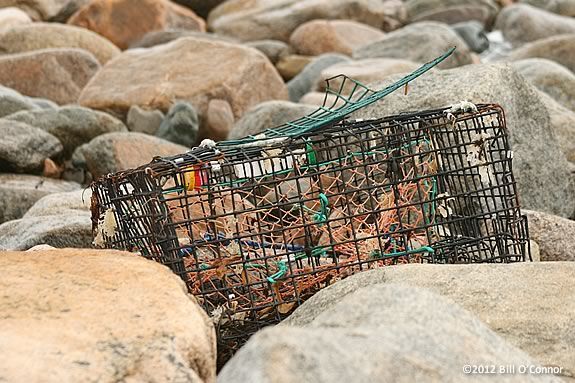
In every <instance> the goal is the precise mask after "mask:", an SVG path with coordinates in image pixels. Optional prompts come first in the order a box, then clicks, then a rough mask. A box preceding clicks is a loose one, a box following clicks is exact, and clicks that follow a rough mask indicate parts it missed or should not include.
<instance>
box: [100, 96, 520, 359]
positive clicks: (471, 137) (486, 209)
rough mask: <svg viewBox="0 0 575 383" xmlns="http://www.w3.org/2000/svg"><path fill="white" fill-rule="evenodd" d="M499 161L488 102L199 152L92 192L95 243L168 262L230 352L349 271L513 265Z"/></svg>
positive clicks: (508, 158) (505, 154)
mask: <svg viewBox="0 0 575 383" xmlns="http://www.w3.org/2000/svg"><path fill="white" fill-rule="evenodd" d="M512 158H513V152H512V151H511V150H510V148H509V143H508V137H507V130H506V127H505V118H504V114H503V111H502V109H501V108H500V107H499V106H496V105H479V106H478V108H477V110H475V108H474V109H473V111H471V112H463V111H460V110H433V111H425V112H420V113H416V114H409V115H398V116H392V117H386V118H382V119H377V120H369V121H347V120H344V121H341V122H339V123H336V124H333V125H331V126H327V127H323V128H322V129H321V130H319V131H318V130H315V131H313V132H307V133H302V134H301V135H297V136H292V137H287V136H286V137H276V138H274V139H267V140H265V139H263V140H257V139H253V140H246V141H245V142H242V143H236V144H234V145H231V144H226V143H221V144H218V145H215V146H211V147H209V146H208V147H199V148H195V149H192V150H191V151H189V152H187V153H184V154H182V155H178V156H174V157H169V158H156V159H154V161H153V162H152V163H150V164H148V165H145V166H142V167H140V168H138V169H135V170H130V171H125V172H122V173H118V174H114V175H108V176H107V177H104V178H102V179H100V180H99V181H97V182H96V183H94V184H93V201H92V213H93V224H94V234H95V236H96V240H95V241H96V243H99V244H100V245H102V246H105V247H113V248H121V249H127V250H130V251H137V252H139V253H140V254H141V255H142V256H144V257H146V258H150V259H153V260H156V261H158V262H161V263H163V264H165V265H167V266H169V267H170V268H171V269H172V270H173V271H174V272H175V273H176V274H178V275H180V276H181V277H182V279H183V280H184V281H185V282H186V283H187V286H188V288H189V291H190V292H191V293H192V294H194V295H195V296H196V297H197V299H198V301H199V302H200V304H202V305H203V306H204V308H205V309H206V311H207V312H208V313H209V315H211V316H212V318H213V320H214V322H215V323H216V324H217V326H218V329H219V338H220V343H221V344H224V345H226V346H227V347H230V348H232V349H233V348H235V347H237V346H238V345H239V344H240V343H241V341H242V340H243V339H245V336H246V335H249V334H250V333H252V332H254V331H256V330H257V329H259V328H261V327H263V326H265V325H268V324H271V323H277V322H278V321H280V320H281V319H282V318H283V317H285V316H287V315H288V314H290V313H291V312H292V311H293V310H294V309H295V307H297V305H299V304H300V303H302V302H303V301H304V300H305V299H306V298H308V297H310V296H311V295H313V294H314V293H315V292H317V291H318V290H320V289H321V288H323V287H325V286H327V285H329V284H331V283H334V282H336V281H338V280H340V279H342V278H345V277H347V276H349V275H351V274H354V273H357V272H360V271H362V270H367V269H371V268H376V267H382V266H386V265H393V264H401V263H411V262H418V263H422V262H423V263H449V264H452V263H474V262H497V263H505V262H516V261H524V260H525V259H526V257H529V247H528V244H529V242H528V238H527V228H526V220H525V218H524V217H523V216H522V215H521V213H520V210H519V205H518V200H517V194H516V185H515V181H514V178H513V174H512V171H511V164H512Z"/></svg>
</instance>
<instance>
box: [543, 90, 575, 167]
mask: <svg viewBox="0 0 575 383" xmlns="http://www.w3.org/2000/svg"><path fill="white" fill-rule="evenodd" d="M538 93H539V96H540V98H541V101H543V104H544V105H545V108H547V112H548V113H549V116H550V119H551V127H552V128H553V132H554V133H555V136H556V137H557V140H558V141H559V146H560V147H561V150H562V151H563V153H564V154H565V157H566V158H567V160H568V161H570V163H574V162H575V139H573V137H575V112H573V111H572V110H570V109H567V108H565V107H564V106H563V105H561V104H559V103H558V102H557V101H555V100H554V99H553V98H551V96H549V95H548V94H547V93H544V92H541V91H538Z"/></svg>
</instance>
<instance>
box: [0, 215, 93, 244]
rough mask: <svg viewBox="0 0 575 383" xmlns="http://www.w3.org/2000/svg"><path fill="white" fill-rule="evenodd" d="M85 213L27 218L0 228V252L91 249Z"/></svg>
mask: <svg viewBox="0 0 575 383" xmlns="http://www.w3.org/2000/svg"><path fill="white" fill-rule="evenodd" d="M90 217H91V216H90V214H89V213H88V212H82V213H79V214H71V215H64V214H55V215H42V216H39V217H27V218H21V219H15V220H13V221H7V222H4V223H3V224H1V225H0V250H28V249H30V248H32V247H34V246H37V245H42V244H47V245H50V246H53V247H57V248H63V247H73V248H91V247H93V245H92V241H93V235H92V221H91V219H90Z"/></svg>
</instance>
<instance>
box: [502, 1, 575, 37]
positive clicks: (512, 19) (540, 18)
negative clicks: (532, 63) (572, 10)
mask: <svg viewBox="0 0 575 383" xmlns="http://www.w3.org/2000/svg"><path fill="white" fill-rule="evenodd" d="M495 28H496V29H500V30H501V31H503V36H505V39H506V40H508V41H510V42H511V44H512V45H513V46H516V47H517V46H521V45H523V44H525V43H528V42H531V41H535V40H540V39H544V38H547V37H551V36H556V35H561V34H566V33H575V19H573V18H571V17H566V16H560V15H556V14H554V13H551V12H547V11H544V10H542V9H539V8H535V7H532V6H530V5H527V4H516V5H512V6H509V7H505V8H503V10H502V11H501V13H499V16H497V21H496V23H495Z"/></svg>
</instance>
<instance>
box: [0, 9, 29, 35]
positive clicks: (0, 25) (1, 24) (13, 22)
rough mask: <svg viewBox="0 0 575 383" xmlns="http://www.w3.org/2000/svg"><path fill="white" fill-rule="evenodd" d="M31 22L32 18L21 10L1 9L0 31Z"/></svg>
mask: <svg viewBox="0 0 575 383" xmlns="http://www.w3.org/2000/svg"><path fill="white" fill-rule="evenodd" d="M31 22H32V19H31V18H30V16H28V14H27V13H26V12H24V11H22V10H21V9H19V8H16V7H7V8H2V9H0V31H3V30H7V29H10V28H13V27H16V26H18V25H23V24H29V23H31Z"/></svg>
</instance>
